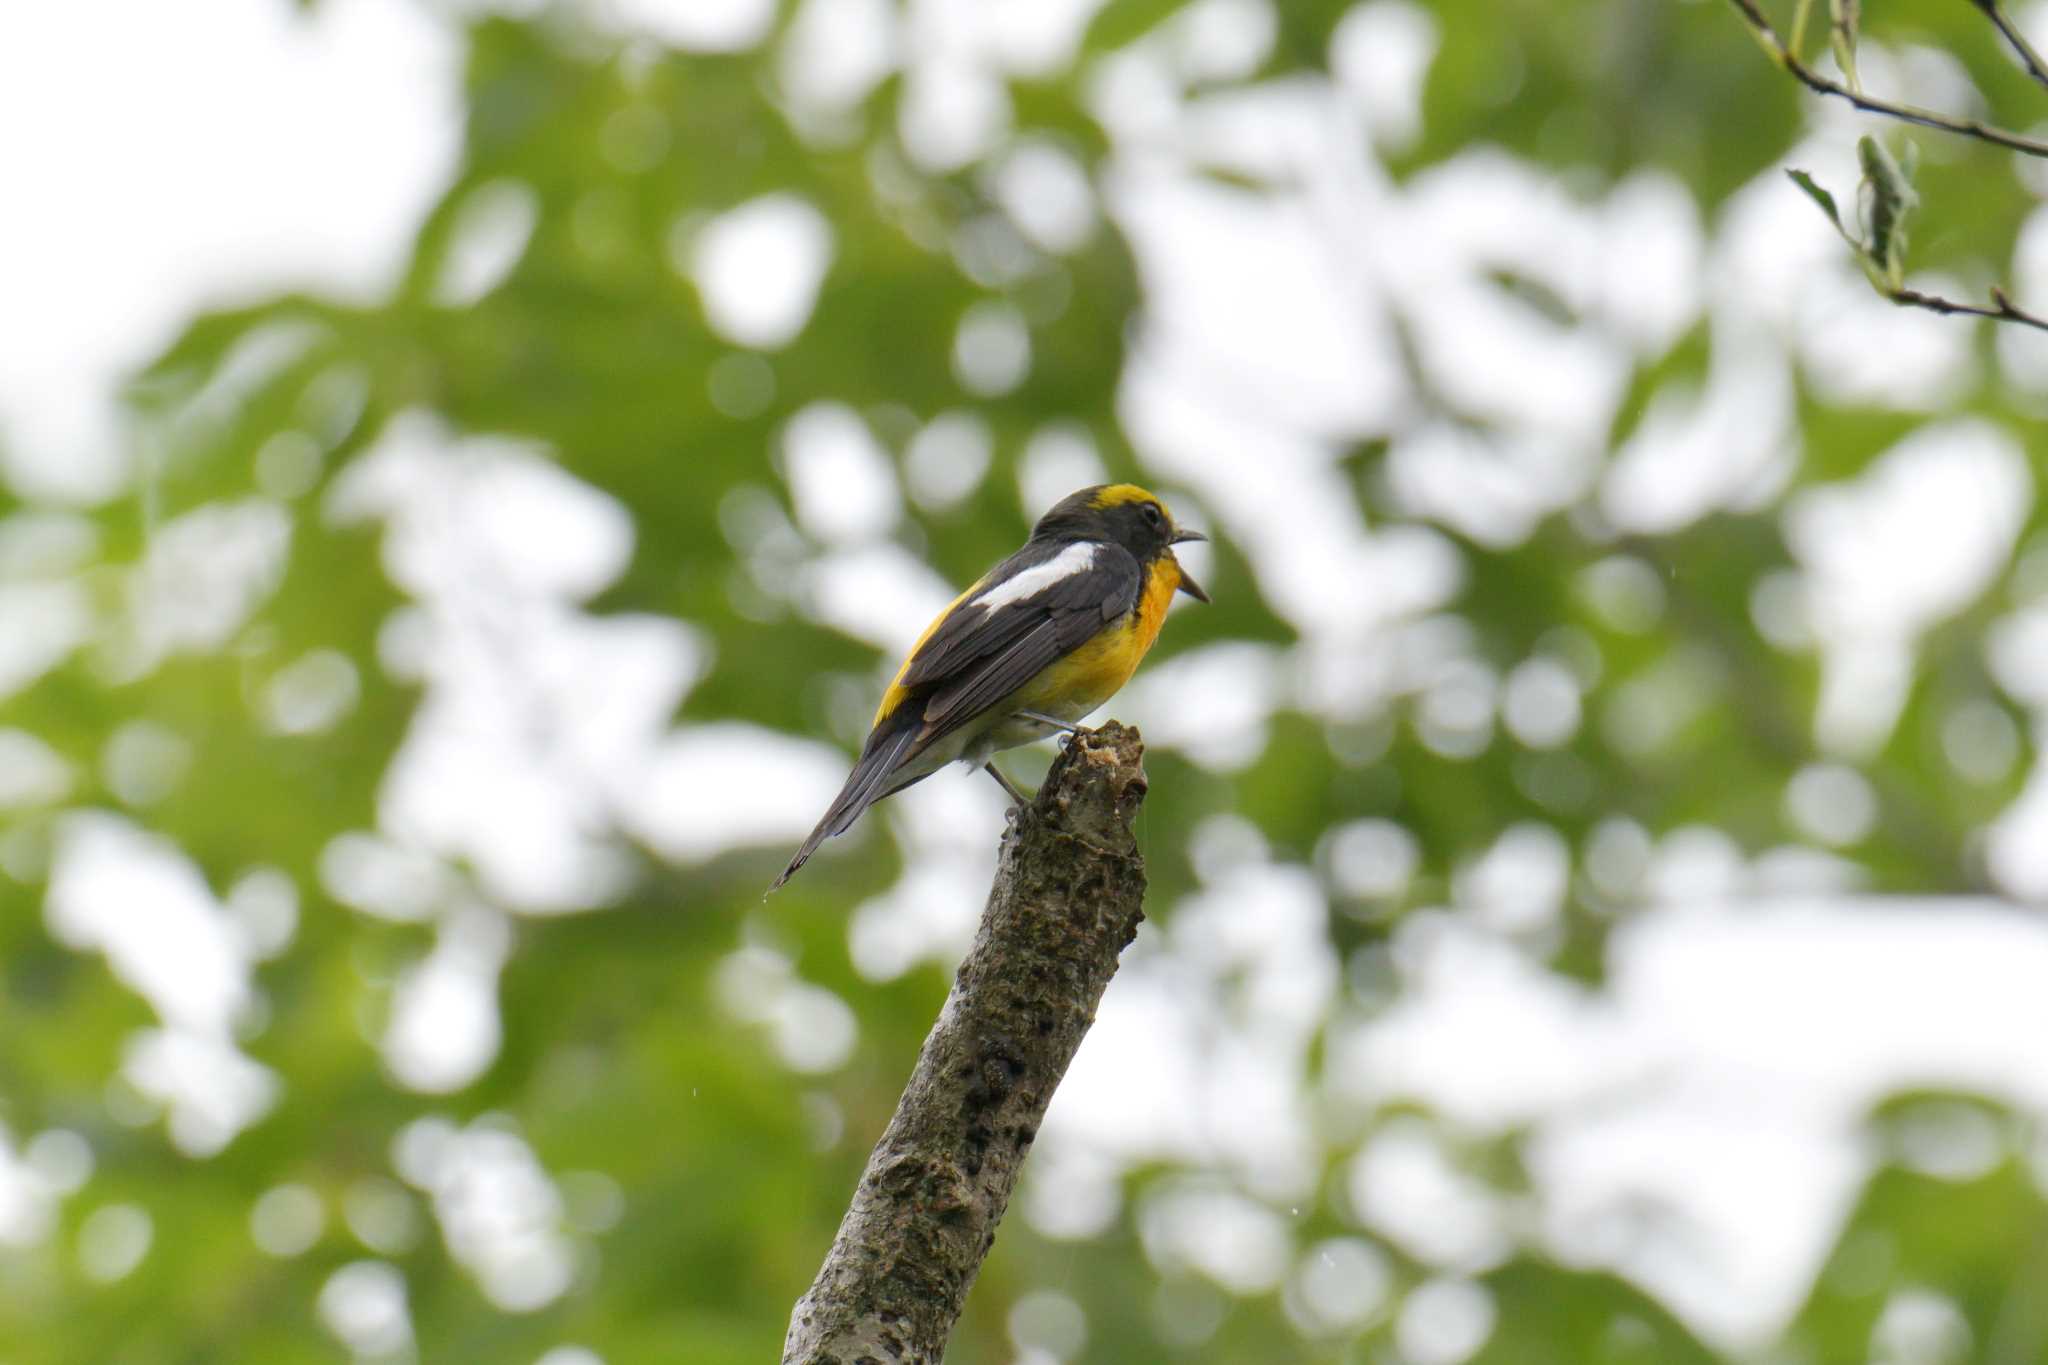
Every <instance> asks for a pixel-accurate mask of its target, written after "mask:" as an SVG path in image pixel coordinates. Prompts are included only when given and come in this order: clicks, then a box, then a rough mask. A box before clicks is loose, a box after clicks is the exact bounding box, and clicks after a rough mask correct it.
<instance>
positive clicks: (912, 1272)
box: [782, 721, 1145, 1365]
mask: <svg viewBox="0 0 2048 1365" xmlns="http://www.w3.org/2000/svg"><path fill="white" fill-rule="evenodd" d="M1144 753H1145V749H1144V744H1143V742H1142V741H1141V739H1140V738H1139V735H1138V732H1137V731H1136V730H1134V729H1130V728H1128V727H1126V726H1123V725H1119V724H1117V723H1116V722H1115V721H1110V722H1109V723H1107V724H1105V725H1104V726H1103V727H1102V728H1101V729H1099V730H1093V731H1082V732H1081V733H1079V734H1077V735H1075V736H1074V737H1073V739H1072V740H1071V741H1069V742H1068V744H1067V746H1066V748H1065V749H1064V750H1063V751H1062V752H1061V754H1060V756H1059V757H1058V759H1056V760H1055V761H1054V763H1053V765H1052V771H1051V772H1049V773H1047V774H1046V779H1045V785H1044V786H1043V787H1042V788H1040V790H1039V793H1038V796H1037V799H1035V800H1034V801H1033V802H1032V803H1031V805H1030V806H1029V807H1028V808H1027V809H1026V810H1025V811H1024V812H1023V814H1022V815H1020V816H1019V818H1018V819H1017V820H1016V821H1015V822H1014V823H1013V824H1012V825H1011V826H1010V828H1009V829H1008V830H1007V831H1006V832H1005V833H1004V835H1003V845H1002V852H1001V854H1000V856H999V858H998V861H997V864H996V877H995V884H994V885H993V887H991V888H990V890H989V897H988V906H987V908H986V909H984V910H983V911H982V916H981V928H980V929H979V930H978V931H977V932H976V934H975V937H974V945H973V946H972V947H971V948H970V949H969V950H968V953H967V957H966V959H965V960H964V961H962V962H961V964H960V970H959V971H958V973H956V974H955V976H954V979H953V989H952V992H951V993H950V994H949V995H948V996H947V997H946V1004H945V1008H944V1009H942V1010H941V1011H940V1012H939V1018H938V1022H937V1023H936V1024H934V1025H933V1026H932V1031H931V1034H930V1036H928V1037H927V1038H926V1039H925V1042H924V1049H923V1051H922V1052H920V1053H919V1054H918V1058H917V1066H916V1068H915V1069H914V1070H913V1071H912V1072H911V1075H910V1083H909V1084H908V1085H907V1086H906V1087H905V1088H904V1091H903V1098H902V1099H901V1100H900V1101H898V1102H897V1105H896V1115H895V1117H894V1118H893V1119H891V1120H890V1121H889V1126H888V1128H887V1130H886V1131H884V1132H883V1134H882V1139H881V1141H880V1142H878V1143H876V1144H875V1150H874V1152H873V1154H872V1155H870V1156H869V1157H868V1164H867V1170H866V1171H865V1172H864V1173H863V1174H862V1175H861V1179H860V1185H859V1187H858V1188H857V1189H856V1190H855V1191H854V1195H853V1203H852V1205H851V1207H849V1208H848V1209H847V1211H846V1218H845V1220H844V1221H843V1222H841V1223H840V1225H839V1235H838V1236H837V1237H835V1238H834V1239H833V1241H832V1250H831V1252H830V1253H829V1254H827V1256H826V1257H825V1264H824V1267H823V1268H822V1269H821V1270H819V1272H818V1278H817V1280H816V1281H815V1282H814V1283H813V1284H812V1285H811V1288H810V1290H809V1292H807V1293H806V1294H805V1295H804V1296H803V1297H802V1298H801V1299H799V1300H798V1301H797V1305H796V1310H795V1312H794V1313H793V1314H791V1317H790V1325H789V1335H788V1337H787V1339H786V1340H785V1341H784V1343H783V1347H782V1360H783V1365H937V1362H938V1361H939V1360H940V1358H941V1357H942V1356H943V1355H944V1353H945V1349H946V1340H947V1338H948V1337H949V1336H951V1334H952V1331H953V1324H954V1322H955V1321H956V1320H957V1319H958V1318H959V1316H960V1310H961V1308H962V1306H963V1305H964V1304H965V1303H966V1301H967V1291H968V1289H969V1288H970V1287H971V1286H972V1285H973V1283H974V1277H975V1275H976V1274H977V1273H978V1272H979V1271H980V1269H981V1262H982V1258H983V1257H985V1256H987V1255H988V1252H989V1248H990V1247H992V1246H994V1245H995V1237H996V1224H997V1223H999V1222H1000V1221H1002V1217H1003V1210H1004V1209H1005V1208H1007V1207H1008V1206H1009V1202H1010V1194H1011V1191H1013V1190H1014V1189H1015V1188H1016V1185H1017V1175H1018V1172H1019V1171H1020V1170H1021V1169H1022V1168H1023V1165H1024V1157H1025V1154H1026V1153H1027V1152H1028V1151H1030V1149H1031V1142H1032V1139H1034V1138H1035V1137H1037V1136H1038V1125H1039V1121H1040V1120H1041V1119H1042V1118H1043V1117H1044V1116H1045V1108H1046V1105H1047V1104H1048V1103H1050V1102H1051V1100H1052V1094H1053V1090H1054V1088H1055V1087H1057V1086H1058V1085H1059V1082H1060V1078H1061V1077H1062V1076H1064V1075H1065V1074H1066V1071H1067V1065H1068V1063H1070V1062H1071V1061H1072V1060H1073V1058H1074V1052H1075V1050H1076V1049H1078V1048H1079V1047H1080V1046H1081V1039H1082V1037H1083V1036H1084V1035H1085V1034H1086V1033H1087V1032H1088V1026H1089V1025H1090V1024H1092V1023H1094V1022H1095V1007H1096V1005H1097V1004H1098V1003H1099V1002H1100V1001H1101V999H1102V992H1103V990H1104V988H1105V987H1107V986H1108V985H1109V979H1110V977H1112V976H1114V975H1115V974H1116V967H1117V957H1118V955H1119V954H1120V953H1122V951H1123V949H1124V947H1125V945H1127V944H1128V943H1130V941H1131V939H1132V938H1133V937H1134V936H1135V935H1136V934H1137V932H1138V922H1139V921H1140V920H1141V919H1143V918H1144V896H1145V863H1144V859H1143V858H1142V857H1140V856H1139V854H1138V849H1137V844H1136V841H1135V840H1134V839H1133V838H1132V837H1131V827H1130V823H1131V818H1132V816H1133V815H1135V814H1136V813H1137V810H1138V806H1139V803H1140V802H1142V801H1143V800H1144V797H1145V771H1144V767H1143V759H1144Z"/></svg>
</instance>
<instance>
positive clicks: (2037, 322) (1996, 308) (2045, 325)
mask: <svg viewBox="0 0 2048 1365" xmlns="http://www.w3.org/2000/svg"><path fill="white" fill-rule="evenodd" d="M1881 292H1883V294H1884V296H1885V297H1886V298H1888V299H1890V300H1891V301H1892V302H1893V303H1896V304H1898V305H1899V306H1900V307H1901V308H1925V309H1926V310H1927V311H1928V312H1930V313H1967V314H1968V315H1969V316H1971V317H1973V318H1990V319H1992V320H1993V321H1995V322H2017V323H2019V324H2020V325H2021V326H2023V327H2038V328H2040V329H2041V330H2042V331H2044V332H2048V318H2041V317H2036V316H2034V315H2033V314H2032V313H2029V312H2027V311H2025V310H2024V309H2021V308H2015V307H2014V306H2013V302H2012V300H2011V299H2009V298H2007V297H2006V296H2005V291H2004V290H2003V289H1993V290H1992V291H1991V303H1992V306H1991V307H1989V308H1982V307H1979V306H1978V305H1976V304H1974V303H1957V302H1956V301H1955V300H1954V299H1944V298H1941V297H1940V296H1938V295H1935V294H1923V293H1921V292H1920V291H1919V290H1917V289H1887V290H1883V291H1881Z"/></svg>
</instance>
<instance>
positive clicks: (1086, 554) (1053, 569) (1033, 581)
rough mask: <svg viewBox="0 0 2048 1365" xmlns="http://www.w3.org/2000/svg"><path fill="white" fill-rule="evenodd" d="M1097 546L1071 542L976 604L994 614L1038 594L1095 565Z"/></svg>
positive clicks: (987, 612)
mask: <svg viewBox="0 0 2048 1365" xmlns="http://www.w3.org/2000/svg"><path fill="white" fill-rule="evenodd" d="M1096 548H1097V547H1096V545H1095V543H1094V542H1093V541H1088V540H1083V541H1079V542H1077V543H1075V544H1073V545H1069V546H1068V547H1067V548H1066V549H1064V550H1061V551H1060V552H1059V553H1058V554H1056V555H1054V556H1053V557H1052V558H1051V559H1048V560H1046V561H1045V563H1043V564H1034V565H1033V566H1032V567H1030V568H1028V569H1026V570H1025V571H1024V572H1022V573H1020V574H1018V575H1017V576H1016V577H1014V578H1006V579H1004V580H1003V581H1002V582H1000V583H998V584H996V585H995V586H994V587H993V588H990V589H989V590H988V591H987V592H986V593H984V594H982V596H980V597H979V598H977V599H975V603H974V605H975V606H977V607H980V608H981V610H982V612H983V613H984V614H987V615H993V614H994V613H995V612H996V611H997V610H998V609H999V608H1002V607H1007V606H1009V605H1010V603H1012V602H1022V601H1023V600H1024V599H1025V598H1027V597H1035V596H1037V595H1038V594H1039V593H1041V592H1044V591H1045V590H1046V589H1047V588H1049V587H1051V586H1052V585H1053V584H1055V583H1057V582H1059V581H1060V580H1061V579H1063V578H1072V577H1073V576H1074V575H1075V574H1082V573H1086V572H1088V570H1089V569H1090V568H1091V567H1093V566H1094V564H1095V551H1096Z"/></svg>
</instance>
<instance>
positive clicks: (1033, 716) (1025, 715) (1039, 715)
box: [1016, 711, 1081, 735]
mask: <svg viewBox="0 0 2048 1365" xmlns="http://www.w3.org/2000/svg"><path fill="white" fill-rule="evenodd" d="M1016 715H1017V718H1018V719H1019V720H1035V721H1037V722H1038V723H1039V724H1040V725H1050V726H1051V727H1052V728H1053V729H1055V730H1065V731H1066V732H1067V733H1068V734H1070V735H1078V734H1080V733H1081V727H1080V726H1078V725H1069V724H1068V723H1067V722H1066V721H1063V720H1054V719H1053V718H1052V717H1051V716H1048V715H1046V714H1045V713H1044V712H1043V711H1019V712H1017V713H1016Z"/></svg>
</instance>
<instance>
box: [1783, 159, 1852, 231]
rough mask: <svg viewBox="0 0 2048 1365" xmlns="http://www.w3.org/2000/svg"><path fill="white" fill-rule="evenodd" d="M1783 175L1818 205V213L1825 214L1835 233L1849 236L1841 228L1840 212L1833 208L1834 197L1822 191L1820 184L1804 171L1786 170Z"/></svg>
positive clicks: (1844, 229)
mask: <svg viewBox="0 0 2048 1365" xmlns="http://www.w3.org/2000/svg"><path fill="white" fill-rule="evenodd" d="M1785 174H1786V176H1787V177H1788V178H1790V180H1791V181H1792V183H1793V184H1795V185H1797V186H1798V187H1799V188H1800V189H1802V190H1804V191H1806V197H1807V198H1808V199H1811V200H1812V201H1813V202H1814V203H1816V204H1818V205H1820V211H1821V212H1822V213H1825V214H1826V215H1827V216H1828V221H1829V222H1830V223H1833V224H1834V225H1835V231H1837V232H1839V233H1841V234H1842V235H1843V236H1844V237H1847V236H1848V235H1849V234H1848V230H1847V229H1846V228H1844V227H1843V226H1842V214H1841V211H1840V210H1839V209H1837V208H1836V207H1835V196H1833V195H1832V194H1829V193H1828V192H1827V191H1826V190H1824V189H1822V188H1821V186H1820V182H1819V181H1817V180H1815V179H1814V178H1813V177H1812V176H1811V175H1809V174H1808V173H1807V172H1805V171H1799V170H1787V171H1786V172H1785Z"/></svg>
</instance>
